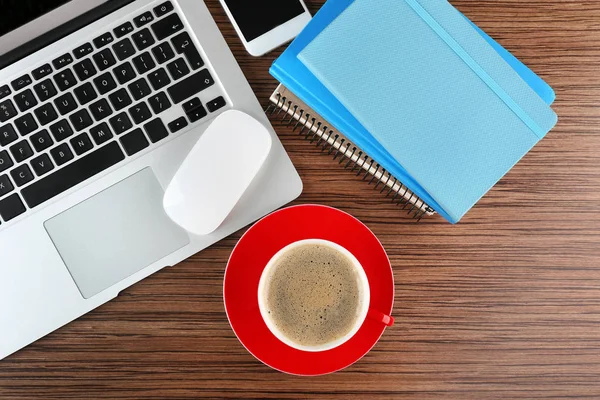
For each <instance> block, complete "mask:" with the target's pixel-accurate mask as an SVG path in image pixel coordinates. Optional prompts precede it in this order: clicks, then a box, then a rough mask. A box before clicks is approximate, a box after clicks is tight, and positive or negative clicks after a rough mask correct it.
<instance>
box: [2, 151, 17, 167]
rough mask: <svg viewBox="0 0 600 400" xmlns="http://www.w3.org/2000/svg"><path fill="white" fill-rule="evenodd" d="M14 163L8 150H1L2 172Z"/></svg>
mask: <svg viewBox="0 0 600 400" xmlns="http://www.w3.org/2000/svg"><path fill="white" fill-rule="evenodd" d="M13 165H14V163H13V160H12V158H10V154H8V151H6V150H2V151H0V172H4V171H6V170H7V169H9V168H10V167H12V166H13Z"/></svg>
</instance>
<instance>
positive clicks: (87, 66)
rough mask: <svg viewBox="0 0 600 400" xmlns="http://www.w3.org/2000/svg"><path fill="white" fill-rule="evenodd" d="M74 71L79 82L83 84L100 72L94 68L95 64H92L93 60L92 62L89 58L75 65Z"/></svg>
mask: <svg viewBox="0 0 600 400" xmlns="http://www.w3.org/2000/svg"><path fill="white" fill-rule="evenodd" d="M73 69H74V70H75V73H76V74H77V77H78V78H79V80H80V81H82V82H83V81H85V80H86V79H89V78H91V77H92V76H94V75H96V73H97V72H98V71H96V67H94V64H93V63H92V60H90V59H89V58H86V59H85V60H83V61H81V62H78V63H77V64H75V65H74V66H73Z"/></svg>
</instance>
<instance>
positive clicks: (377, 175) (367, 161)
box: [265, 85, 435, 221]
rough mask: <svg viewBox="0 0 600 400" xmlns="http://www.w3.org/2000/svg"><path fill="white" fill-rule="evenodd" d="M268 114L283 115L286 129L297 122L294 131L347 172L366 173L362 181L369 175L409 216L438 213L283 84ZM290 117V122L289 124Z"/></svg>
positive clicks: (418, 216) (269, 106) (271, 101)
mask: <svg viewBox="0 0 600 400" xmlns="http://www.w3.org/2000/svg"><path fill="white" fill-rule="evenodd" d="M265 112H266V113H267V114H269V116H271V117H274V118H275V119H278V118H279V115H281V113H282V112H283V117H281V119H279V122H280V123H284V124H285V125H286V126H291V125H292V123H294V120H295V121H296V122H295V125H294V129H293V131H294V132H295V131H296V130H297V129H298V128H300V132H299V134H300V135H303V134H304V136H305V139H306V140H310V143H315V142H316V147H317V148H319V149H320V150H321V152H322V153H324V152H326V151H327V154H328V155H332V156H333V159H334V160H336V161H338V164H340V165H342V164H343V163H345V164H344V169H346V170H350V171H351V172H354V171H357V173H356V176H360V175H361V174H362V173H363V172H364V176H363V178H362V180H363V181H366V180H367V179H368V178H369V176H370V177H371V179H370V180H369V182H368V184H369V185H372V184H373V183H375V186H374V189H375V190H379V187H380V185H381V189H380V190H379V192H380V193H382V194H383V193H384V192H385V197H390V196H391V200H392V202H393V203H395V204H396V205H397V206H402V210H407V212H408V215H410V216H412V218H413V219H416V220H418V221H420V220H421V219H422V218H423V217H424V216H425V215H433V214H435V210H434V209H433V208H431V207H430V206H429V205H427V204H426V203H425V202H424V201H423V200H421V199H420V198H419V197H418V196H417V195H415V194H414V193H413V192H412V191H411V190H410V189H409V188H408V187H406V186H405V185H403V184H402V182H400V181H399V180H398V179H396V178H395V177H394V176H393V175H392V174H391V173H389V172H387V171H386V170H385V169H384V168H383V167H381V165H379V164H378V163H377V161H375V160H374V159H373V158H371V157H370V156H369V155H368V154H366V153H365V152H364V151H362V150H360V149H359V148H358V147H357V146H355V145H354V144H353V143H351V142H350V141H349V140H348V139H347V138H346V137H345V136H344V135H342V134H341V133H340V132H338V131H337V130H336V129H335V128H333V127H329V126H327V124H326V123H325V122H324V121H322V120H321V117H320V116H319V115H318V114H317V113H315V112H314V111H313V110H311V109H310V108H309V107H307V106H306V105H304V104H303V102H302V101H301V100H300V99H298V98H297V97H296V96H294V95H293V94H292V93H291V92H289V91H288V90H287V88H285V87H284V86H283V85H280V86H279V87H278V88H277V90H276V91H275V92H274V93H273V95H272V96H271V99H270V104H269V105H268V106H267V108H266V109H265ZM287 117H289V119H287V121H286V118H287Z"/></svg>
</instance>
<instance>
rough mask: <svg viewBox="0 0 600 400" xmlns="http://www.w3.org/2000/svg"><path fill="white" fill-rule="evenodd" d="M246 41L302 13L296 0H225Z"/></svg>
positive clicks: (302, 8)
mask: <svg viewBox="0 0 600 400" xmlns="http://www.w3.org/2000/svg"><path fill="white" fill-rule="evenodd" d="M225 3H227V7H228V8H229V10H230V11H231V14H232V15H233V18H234V19H235V22H236V23H237V24H238V26H239V27H240V30H241V31H242V34H243V35H244V38H245V39H246V41H248V42H250V41H252V40H254V39H256V38H257V37H259V36H262V35H264V34H265V33H267V32H269V31H271V30H273V29H274V28H277V27H278V26H279V25H283V24H284V23H286V22H287V21H289V20H291V19H294V18H296V17H297V16H299V15H301V14H303V13H304V11H305V10H304V7H303V6H302V4H301V3H300V2H299V1H298V0H225Z"/></svg>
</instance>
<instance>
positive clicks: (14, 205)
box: [0, 193, 27, 222]
mask: <svg viewBox="0 0 600 400" xmlns="http://www.w3.org/2000/svg"><path fill="white" fill-rule="evenodd" d="M25 211H27V209H26V208H25V206H24V205H23V202H22V201H21V199H20V198H19V195H18V194H16V193H15V194H13V195H11V196H8V197H7V198H5V199H3V200H0V217H2V219H3V220H4V221H6V222H8V221H10V220H12V219H15V218H16V217H18V216H19V215H21V214H23V213H24V212H25Z"/></svg>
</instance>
